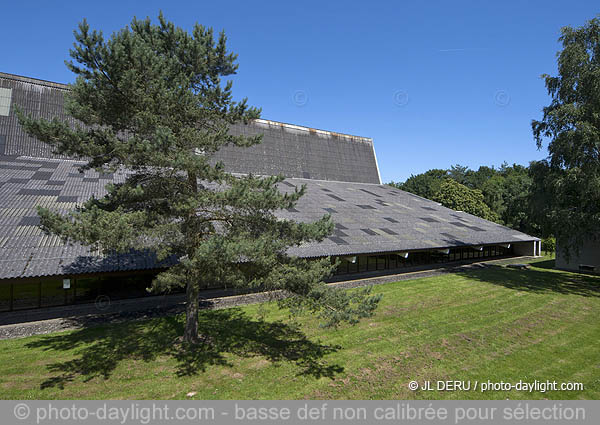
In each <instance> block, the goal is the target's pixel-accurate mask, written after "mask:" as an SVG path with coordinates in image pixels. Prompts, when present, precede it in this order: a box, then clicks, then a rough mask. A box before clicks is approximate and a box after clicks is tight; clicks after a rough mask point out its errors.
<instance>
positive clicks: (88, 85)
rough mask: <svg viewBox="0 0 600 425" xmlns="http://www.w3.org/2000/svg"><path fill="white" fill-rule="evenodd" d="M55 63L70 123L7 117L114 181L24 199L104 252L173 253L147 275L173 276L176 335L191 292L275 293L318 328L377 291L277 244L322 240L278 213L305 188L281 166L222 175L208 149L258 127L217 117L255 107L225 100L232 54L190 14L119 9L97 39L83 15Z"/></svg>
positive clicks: (192, 319)
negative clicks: (340, 284) (333, 279)
mask: <svg viewBox="0 0 600 425" xmlns="http://www.w3.org/2000/svg"><path fill="white" fill-rule="evenodd" d="M75 39H76V43H75V45H74V48H73V49H72V50H71V52H70V53H71V57H72V58H73V60H72V61H71V62H68V63H67V66H68V68H69V69H70V70H71V71H72V72H74V73H75V74H76V75H77V80H76V82H75V83H74V84H73V85H72V86H71V91H70V92H69V93H68V94H67V95H66V111H67V113H68V114H69V115H70V116H71V117H73V118H75V120H76V122H77V123H78V124H76V125H74V126H70V125H69V124H68V123H66V122H63V121H61V120H59V119H53V120H52V121H47V120H35V119H33V118H31V117H26V116H24V115H23V114H22V113H20V114H19V118H20V121H21V124H22V125H23V127H24V129H25V130H26V131H27V132H28V133H29V134H30V135H32V136H35V137H37V138H38V139H40V140H42V141H44V142H46V143H49V144H51V145H52V146H53V147H54V149H55V151H56V152H58V153H61V154H66V155H69V156H71V157H81V158H89V161H88V162H87V165H86V166H85V167H84V168H94V169H97V170H102V171H106V172H108V171H114V170H116V169H121V170H126V171H127V173H128V174H127V177H126V180H125V181H124V182H122V183H118V184H112V185H109V186H107V190H108V194H107V195H106V196H105V197H103V198H101V199H94V198H92V199H90V200H88V201H87V202H86V203H85V204H84V205H83V206H82V207H81V208H78V209H77V210H75V211H72V212H70V213H69V214H68V215H66V216H64V215H61V214H59V213H56V212H53V211H51V210H49V209H46V208H38V213H39V215H40V216H41V218H42V226H43V228H44V229H45V230H46V231H47V232H53V233H56V234H58V235H61V236H62V237H63V238H64V239H65V240H67V241H79V242H81V243H83V244H86V245H91V246H92V247H94V248H100V249H102V250H103V251H104V252H105V253H107V254H113V253H115V252H131V251H132V250H135V251H144V252H151V253H154V254H155V255H156V257H157V258H158V260H164V259H166V258H168V257H175V258H177V260H178V262H177V264H176V265H174V266H172V267H170V268H169V269H168V270H166V271H164V272H162V273H160V274H159V275H158V276H157V278H156V279H155V280H154V282H153V289H155V290H170V289H172V288H175V287H181V286H184V287H185V288H186V293H187V307H186V324H185V333H184V340H185V341H186V342H187V343H196V342H198V341H199V332H198V298H199V290H200V289H201V288H203V287H206V286H208V285H224V286H225V285H227V286H236V287H242V288H259V289H262V290H266V291H277V290H281V291H284V292H285V293H287V294H288V295H290V297H289V298H288V299H286V300H285V301H283V302H282V305H283V306H290V307H293V308H294V309H295V310H298V309H303V308H304V309H306V308H308V309H310V310H311V311H313V312H316V313H318V314H319V315H320V316H321V317H322V319H323V320H324V321H325V325H336V324H338V323H340V322H342V321H346V322H350V323H353V322H356V321H357V320H358V319H359V318H361V317H365V316H369V315H371V314H372V312H373V311H374V309H375V308H376V305H377V302H378V300H379V297H376V296H371V295H370V289H369V288H367V289H364V290H360V291H356V292H352V293H347V292H344V291H342V290H336V289H334V288H331V287H328V286H326V285H325V284H324V283H323V278H324V277H326V276H328V275H329V274H330V273H331V272H332V270H333V268H334V267H335V264H332V262H331V261H330V259H329V258H325V259H322V260H316V261H308V260H304V259H300V258H296V257H291V256H289V255H288V254H287V250H288V248H289V247H291V246H296V245H299V244H302V243H306V242H310V241H320V240H323V238H325V237H326V236H327V235H329V234H330V232H331V231H332V228H333V223H332V221H331V218H330V217H329V216H323V217H322V218H321V219H320V220H318V221H316V222H314V223H298V222H294V221H291V220H281V219H278V218H277V217H276V216H275V214H274V212H275V211H276V210H278V209H282V208H290V207H293V206H294V205H295V203H296V202H297V201H298V199H299V198H300V197H301V196H302V195H303V194H304V193H305V187H301V188H299V189H296V190H295V191H294V192H292V193H282V192H280V191H279V190H278V186H277V185H278V183H280V182H281V181H282V180H283V177H281V176H275V177H266V178H262V177H257V176H253V175H247V176H242V177H239V176H237V177H236V176H233V175H231V174H229V173H227V172H226V171H225V170H224V167H223V165H222V164H220V163H217V164H214V163H212V162H211V158H212V157H213V155H214V153H215V152H217V151H218V150H219V149H220V148H221V147H223V146H226V145H235V146H240V147H246V146H251V145H254V144H256V143H259V142H260V137H244V136H233V135H231V134H230V133H229V128H230V125H231V124H234V123H236V122H244V123H247V122H248V121H249V120H251V119H254V118H257V117H258V116H259V113H260V111H259V110H258V109H256V108H253V107H249V106H247V103H246V100H245V99H244V100H243V101H241V102H235V101H233V100H232V83H231V81H228V82H227V83H226V84H224V85H223V84H222V83H221V79H222V78H223V77H227V76H230V75H232V74H235V73H236V71H237V68H238V65H237V64H236V55H235V54H233V53H229V52H228V51H227V47H226V38H225V35H224V34H223V33H221V34H220V35H219V36H218V39H215V37H214V36H213V31H212V29H207V28H205V27H203V26H200V25H198V24H196V25H195V26H194V28H193V31H192V32H191V34H190V33H188V32H186V31H185V30H183V29H181V28H179V27H176V26H175V25H173V24H172V23H170V22H167V21H166V20H165V18H164V17H163V15H162V13H161V14H160V16H159V23H158V25H154V24H152V23H151V21H150V19H146V20H137V19H135V18H134V19H133V21H132V22H131V26H130V27H125V28H124V29H122V30H120V31H118V32H116V33H114V34H113V35H112V36H111V37H110V39H108V40H105V39H104V37H103V35H102V33H101V32H98V31H95V30H94V31H91V30H90V28H89V25H88V24H87V22H86V21H85V20H84V21H83V22H82V23H81V24H80V25H79V30H78V31H76V32H75Z"/></svg>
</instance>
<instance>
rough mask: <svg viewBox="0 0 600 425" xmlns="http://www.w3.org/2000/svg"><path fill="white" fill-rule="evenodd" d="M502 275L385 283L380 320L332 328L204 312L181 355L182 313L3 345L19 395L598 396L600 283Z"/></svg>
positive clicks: (271, 315)
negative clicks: (483, 386) (492, 385)
mask: <svg viewBox="0 0 600 425" xmlns="http://www.w3.org/2000/svg"><path fill="white" fill-rule="evenodd" d="M533 265H534V267H533V268H532V269H530V270H514V269H507V268H502V267H492V268H488V269H481V270H475V271H470V272H467V273H462V274H448V275H443V276H438V277H431V278H424V279H417V280H411V281H403V282H399V283H391V284H386V285H380V286H376V287H375V288H374V290H375V292H378V293H383V294H384V297H383V300H382V303H381V305H380V307H379V309H378V310H377V313H376V315H375V316H374V317H372V318H370V319H368V320H364V321H363V322H361V323H360V324H359V325H357V326H354V327H342V328H340V329H338V330H324V329H321V328H319V327H318V323H317V321H316V320H315V319H314V318H311V317H304V318H301V319H299V320H298V321H297V322H296V324H294V323H293V322H291V321H290V320H288V318H287V314H286V312H283V311H279V310H277V309H276V308H275V307H274V306H273V305H262V306H259V305H253V306H248V307H244V308H235V309H226V310H217V311H204V312H202V313H201V329H202V332H203V333H204V335H206V338H207V340H208V341H209V343H208V344H206V345H205V347H204V348H203V349H200V350H197V351H195V352H194V353H192V354H189V353H188V354H185V353H182V352H181V351H179V350H177V349H176V348H175V347H176V345H175V344H174V341H175V340H177V338H178V337H179V336H180V335H181V334H182V332H183V328H182V326H183V324H182V318H181V317H170V318H159V319H153V320H147V321H137V322H129V323H126V324H119V325H107V326H101V327H95V328H88V329H82V330H77V331H70V332H62V333H55V334H50V335H42V336H35V337H29V338H24V339H18V340H5V341H0V397H1V398H9V399H27V398H42V399H50V398H61V399H70V398H76V399H81V398H82V399H100V398H109V399H121V398H130V399H148V398H159V399H160V398H167V399H169V398H185V397H186V393H187V392H189V391H196V392H197V395H196V396H195V398H199V399H222V398H233V399H245V398H250V399H255V398H258V399H265V398H266V399H290V398H294V399H295V398H299V399H302V398H311V399H315V398H316V399H319V398H349V399H412V398H419V399H422V398H450V399H470V398H474V399H477V398H492V399H505V398H511V399H530V398H532V399H535V398H552V399H571V398H573V399H598V398H599V397H600V323H599V321H598V317H599V315H600V277H594V276H587V275H582V274H576V273H568V272H562V271H556V270H552V269H551V266H552V265H553V264H552V262H551V261H547V260H546V261H536V262H534V263H533ZM536 379H537V380H540V381H546V380H551V381H554V380H556V381H558V382H582V383H583V384H584V390H583V391H573V392H560V391H558V392H546V393H540V392H532V393H526V392H518V391H514V390H513V391H499V392H485V393H481V392H479V391H452V392H449V391H442V392H438V391H420V390H419V391H416V392H413V391H410V390H409V389H408V386H407V384H408V382H409V381H411V380H417V381H419V382H422V381H424V380H432V381H437V380H461V381H469V380H470V381H475V380H478V381H480V382H481V381H488V380H490V381H493V382H497V381H505V382H513V383H514V382H518V381H519V380H523V381H526V382H533V381H534V380H536Z"/></svg>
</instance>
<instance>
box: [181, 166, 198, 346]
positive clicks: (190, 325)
mask: <svg viewBox="0 0 600 425" xmlns="http://www.w3.org/2000/svg"><path fill="white" fill-rule="evenodd" d="M188 184H189V185H190V188H191V189H192V191H193V192H194V193H198V180H197V179H196V174H195V173H192V172H188ZM195 217H196V212H195V211H194V212H192V213H191V217H190V220H193V219H194V218H195ZM192 237H193V236H192ZM189 254H190V255H191V254H193V252H190V253H189ZM185 292H186V298H187V299H186V307H185V330H184V334H183V340H184V342H186V343H188V344H197V343H198V342H199V340H200V337H199V335H198V297H199V295H200V294H199V291H198V283H197V281H196V279H190V278H189V277H188V281H187V286H186V289H185Z"/></svg>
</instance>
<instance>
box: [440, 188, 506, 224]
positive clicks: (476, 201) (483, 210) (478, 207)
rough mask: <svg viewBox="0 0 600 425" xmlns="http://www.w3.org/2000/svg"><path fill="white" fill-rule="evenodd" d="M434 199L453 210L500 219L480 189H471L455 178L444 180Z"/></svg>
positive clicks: (494, 219) (485, 217)
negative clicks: (486, 202) (484, 198)
mask: <svg viewBox="0 0 600 425" xmlns="http://www.w3.org/2000/svg"><path fill="white" fill-rule="evenodd" d="M433 200H434V201H436V202H439V203H440V204H442V205H443V206H445V207H447V208H451V209H453V210H458V211H464V212H466V213H469V214H473V215H476V216H478V217H481V218H483V219H486V220H490V221H496V222H497V221H498V220H499V217H498V215H497V214H496V213H494V212H493V211H492V210H490V208H489V207H488V206H487V205H486V204H485V202H484V201H483V194H482V193H481V191H480V190H478V189H469V188H468V187H466V186H464V185H462V184H460V183H458V182H456V181H455V180H453V179H445V180H444V182H443V183H442V185H441V187H440V191H439V192H438V193H437V194H436V195H435V196H434V197H433Z"/></svg>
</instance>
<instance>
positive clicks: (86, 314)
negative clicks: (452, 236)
mask: <svg viewBox="0 0 600 425" xmlns="http://www.w3.org/2000/svg"><path fill="white" fill-rule="evenodd" d="M533 258H534V257H518V258H508V259H500V260H489V261H483V262H475V263H470V264H458V265H452V266H448V265H445V266H441V267H438V268H435V269H431V268H429V269H420V270H415V271H409V272H404V273H399V274H386V275H380V276H368V277H364V278H359V279H352V280H346V281H338V282H332V283H330V284H329V285H332V286H336V287H341V288H357V287H360V286H367V285H380V284H384V283H391V282H398V281H402V280H410V279H420V278H424V277H431V276H439V275H442V274H446V273H456V272H463V271H468V270H471V269H474V268H481V267H487V265H490V264H496V265H500V264H510V263H515V262H520V263H523V262H528V261H530V260H531V259H533ZM281 296H282V294H281V293H272V294H267V293H264V292H261V293H249V294H235V293H234V291H231V290H222V289H215V290H206V291H203V292H202V293H201V297H200V298H201V299H200V308H202V309H218V308H227V307H234V306H239V305H245V304H254V303H259V302H264V301H269V300H273V299H277V298H278V297H281ZM183 311H185V295H184V294H176V295H163V296H155V297H145V298H136V299H130V300H119V301H112V302H110V301H108V302H103V301H102V300H101V301H99V302H97V303H95V304H81V305H71V306H61V307H52V308H46V309H39V310H23V311H16V312H5V313H0V340H1V339H9V338H22V337H26V336H31V335H38V334H46V333H51V332H57V331H63V330H69V329H78V328H82V327H88V326H97V325H101V324H106V323H116V322H119V321H124V320H142V319H149V318H152V317H160V316H166V315H173V314H179V313H182V312H183Z"/></svg>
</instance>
